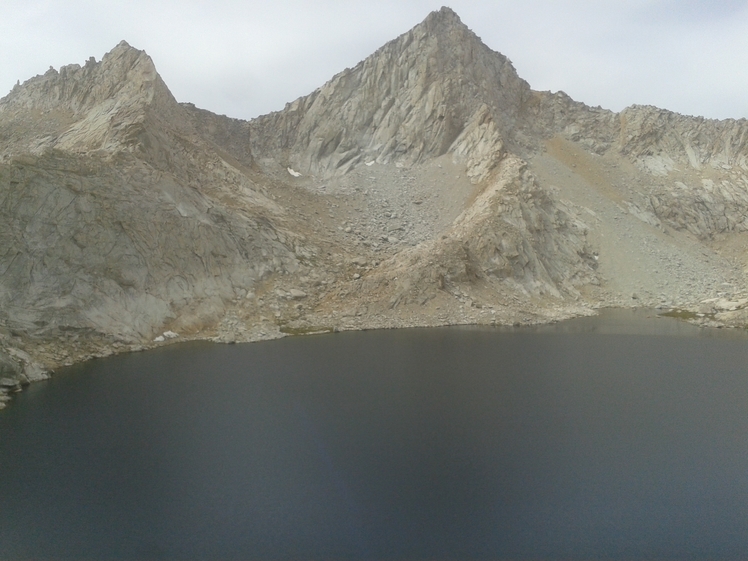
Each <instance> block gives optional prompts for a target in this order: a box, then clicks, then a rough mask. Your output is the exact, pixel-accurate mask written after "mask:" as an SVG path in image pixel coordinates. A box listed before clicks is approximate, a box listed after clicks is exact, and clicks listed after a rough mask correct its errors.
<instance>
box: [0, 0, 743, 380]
mask: <svg viewBox="0 0 748 561" xmlns="http://www.w3.org/2000/svg"><path fill="white" fill-rule="evenodd" d="M747 143H748V126H747V125H746V122H745V121H744V120H726V121H713V120H707V119H702V118H693V117H684V116H681V115H677V114H674V113H671V112H668V111H665V110H661V109H656V108H653V107H639V106H634V107H630V108H628V109H626V110H624V111H623V112H621V113H618V114H617V113H613V112H611V111H607V110H604V109H601V108H592V107H588V106H586V105H584V104H583V103H579V102H575V101H573V100H571V99H570V98H569V97H568V96H566V95H565V94H563V93H562V92H559V93H556V94H552V93H550V92H536V91H533V90H532V89H531V88H530V85H529V84H527V82H525V81H524V80H522V79H521V78H520V77H519V76H518V74H517V72H516V71H515V69H514V67H513V66H512V64H511V62H510V61H509V60H508V59H507V58H506V57H505V56H503V55H501V54H499V53H497V52H495V51H493V50H491V49H490V48H489V47H487V46H486V45H485V44H483V42H482V41H481V40H480V39H479V38H478V37H477V36H476V35H475V34H474V33H473V32H472V31H471V30H470V29H468V27H467V26H465V25H464V24H463V23H462V22H461V21H460V19H459V17H458V16H457V15H456V14H455V13H454V12H453V11H451V10H450V9H448V8H442V9H441V10H439V11H437V12H433V13H431V14H429V15H428V17H427V18H426V19H425V20H424V21H423V22H422V23H421V24H419V25H417V26H416V27H415V28H413V29H411V30H410V31H408V32H406V33H405V34H403V35H401V36H400V37H398V38H396V39H394V40H393V41H391V42H389V43H387V44H386V45H384V46H383V47H382V48H380V49H379V50H378V51H376V52H375V53H374V54H372V55H371V56H370V57H368V58H367V59H365V60H364V61H362V62H360V63H359V64H358V65H357V66H355V67H354V68H352V69H346V70H344V71H343V72H341V73H340V74H338V75H337V76H335V77H333V78H332V79H331V80H330V81H329V82H328V83H327V84H325V85H323V86H322V87H320V88H319V89H317V90H316V91H314V92H312V93H311V94H309V95H308V96H306V97H302V98H299V99H297V100H296V101H293V102H291V103H288V104H287V105H286V107H285V109H284V110H282V111H279V112H276V113H271V114H269V115H265V116H262V117H258V118H257V119H254V120H252V121H249V122H247V121H242V120H238V119H231V118H228V117H225V116H218V115H214V114H212V113H210V112H209V111H205V110H201V109H197V108H196V107H194V106H193V105H191V104H185V103H178V102H177V101H176V100H175V99H174V97H173V96H172V94H171V93H170V92H169V89H168V88H167V86H166V84H164V82H163V80H162V79H161V77H160V76H159V75H158V73H157V71H156V68H155V66H154V64H153V61H152V60H151V59H150V57H149V56H148V55H146V54H145V52H143V51H139V50H137V49H134V48H132V47H130V46H129V45H128V44H127V43H125V42H124V41H123V42H122V43H120V44H119V45H117V46H116V47H115V48H114V49H113V50H112V51H111V52H109V53H107V54H106V55H104V57H103V59H102V60H101V61H100V62H96V61H95V60H94V59H93V58H92V59H90V60H89V61H88V62H86V63H85V64H84V65H83V66H79V65H70V66H64V67H62V68H60V70H59V71H57V70H54V69H50V70H49V71H48V72H46V73H45V74H43V75H40V76H37V77H35V78H32V79H30V80H28V81H27V82H25V83H23V84H22V85H18V86H16V87H15V88H14V89H13V90H12V91H11V92H10V93H9V94H8V95H7V96H6V97H4V98H2V100H0V323H1V324H2V334H3V340H2V341H3V343H2V345H3V347H4V348H6V350H7V349H13V348H16V347H18V346H19V345H21V344H23V345H25V346H26V347H27V348H28V349H29V351H30V352H29V353H26V354H25V355H17V356H16V358H15V359H13V358H12V357H10V355H8V357H6V358H8V361H10V362H9V364H10V363H13V364H16V366H17V368H16V370H17V371H20V370H22V367H23V364H21V363H26V364H31V363H33V362H35V361H36V363H37V366H38V365H39V364H43V365H46V366H47V367H54V366H56V365H59V364H61V363H65V362H71V361H74V360H79V359H80V358H84V357H85V356H90V355H91V354H92V353H97V352H99V353H100V352H111V351H112V350H116V349H120V348H122V349H127V348H132V346H133V345H140V344H143V343H144V342H148V341H152V339H153V338H154V337H156V336H157V335H159V334H160V333H162V332H164V331H171V332H173V333H176V334H179V335H180V336H183V337H185V336H195V337H213V336H217V337H219V338H223V339H230V340H234V339H237V340H252V339H258V338H267V337H273V336H278V335H280V334H281V333H284V332H309V331H316V330H331V329H354V328H362V327H391V326H401V325H435V324H445V323H471V322H473V323H489V322H492V323H515V322H517V321H520V322H537V321H549V320H553V319H558V318H562V317H568V316H570V315H575V314H580V313H591V310H592V309H593V308H595V307H598V306H602V305H630V304H632V303H635V304H644V305H660V304H662V305H672V306H675V305H678V306H681V307H689V306H690V309H692V310H694V311H693V313H694V314H696V313H699V314H702V318H705V319H704V321H706V320H708V321H714V322H719V321H721V322H723V323H724V322H727V323H730V322H732V323H740V322H744V321H745V318H744V317H743V316H742V315H741V314H742V313H743V312H742V309H743V307H744V303H743V302H742V300H741V298H743V297H744V294H743V291H744V288H745V279H744V268H745V267H746V265H747V264H748V256H747V254H746V237H745V236H744V233H745V232H746V230H748V218H747V217H748V179H747V175H746V174H747V173H748V145H747ZM719 298H722V300H718V299H719ZM705 301H706V303H705ZM710 302H711V303H710ZM725 302H727V304H725ZM710 306H711V307H710ZM707 308H708V309H707ZM730 308H731V309H730ZM696 310H702V311H698V312H697V311H696ZM720 314H722V315H720ZM725 314H732V315H731V316H728V315H725ZM8 353H10V350H8V351H7V352H6V354H8ZM14 356H15V355H14ZM18 356H20V357H21V358H18ZM2 358H3V357H0V359H2ZM3 360H4V359H3ZM19 369H20V370H19Z"/></svg>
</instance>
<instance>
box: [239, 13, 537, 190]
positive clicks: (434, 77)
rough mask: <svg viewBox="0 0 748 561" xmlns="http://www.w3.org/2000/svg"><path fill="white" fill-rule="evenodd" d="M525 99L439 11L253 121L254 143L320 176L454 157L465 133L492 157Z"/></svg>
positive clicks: (508, 73)
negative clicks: (309, 91) (472, 134)
mask: <svg viewBox="0 0 748 561" xmlns="http://www.w3.org/2000/svg"><path fill="white" fill-rule="evenodd" d="M529 92H530V88H529V85H528V84H527V83H526V82H525V81H524V80H522V79H520V78H519V76H517V73H516V71H515V70H514V68H513V67H512V65H511V63H510V62H509V60H508V59H507V58H506V57H505V56H503V55H501V54H500V53H497V52H495V51H492V50H491V49H490V48H488V47H487V46H486V45H485V44H484V43H483V42H482V41H481V40H480V38H479V37H478V36H477V35H475V33H473V32H472V31H471V30H470V29H469V28H468V27H467V26H466V25H465V24H464V23H463V22H462V21H461V20H460V18H459V16H458V15H457V14H456V13H455V12H454V11H453V10H451V9H450V8H447V7H444V8H442V9H440V10H438V11H435V12H431V13H430V14H429V15H428V16H427V17H426V19H424V20H423V21H422V22H421V23H420V24H418V25H416V26H415V27H414V28H412V29H411V30H409V31H407V32H406V33H404V34H402V35H401V36H400V37H398V38H396V39H394V40H392V41H390V42H389V43H387V44H385V45H384V46H383V47H381V48H380V49H378V50H377V51H376V52H375V53H374V54H372V55H371V56H369V57H368V58H367V59H365V60H364V61H362V62H361V63H359V64H358V65H357V66H356V67H355V68H352V69H349V70H346V71H344V72H341V73H340V74H338V75H337V76H335V77H333V78H332V79H331V80H330V81H329V82H328V83H327V84H325V85H324V86H322V87H321V88H319V89H318V90H317V91H315V92H313V93H312V94H311V95H309V96H307V97H304V98H300V99H298V100H296V101H295V102H293V103H292V104H289V105H288V106H287V108H286V109H285V110H284V111H282V112H280V113H276V114H271V115H269V116H267V117H266V118H259V119H257V120H255V123H254V127H255V129H256V131H257V134H256V135H255V136H254V137H253V143H255V144H254V145H255V146H256V147H257V149H258V150H259V151H260V152H265V153H276V154H277V153H284V152H286V151H289V152H290V153H293V154H294V157H293V160H294V161H290V162H289V163H290V164H293V165H292V167H293V168H294V169H299V170H300V171H302V172H305V173H321V174H322V175H328V174H337V173H345V172H346V171H347V170H349V169H351V167H353V166H356V165H358V164H359V163H362V162H366V163H370V162H371V161H375V160H376V161H378V162H380V163H388V162H393V161H402V162H403V163H406V164H411V163H416V162H420V161H424V160H425V159H428V158H432V157H437V156H441V155H442V154H445V153H447V152H453V153H457V152H460V151H461V150H460V149H459V148H458V147H457V146H456V145H455V142H456V141H457V140H458V139H462V140H466V138H467V137H466V136H465V135H466V134H468V129H472V128H474V129H475V133H476V135H478V136H477V137H476V138H474V139H473V141H474V142H475V143H478V142H479V140H480V139H479V138H478V137H480V138H483V139H484V140H485V142H484V144H486V145H487V146H488V145H489V144H490V145H491V146H492V147H493V148H492V150H493V151H494V153H498V152H499V151H500V145H501V141H500V138H503V139H505V140H509V139H510V136H511V134H512V129H513V128H514V127H515V125H516V121H517V118H518V114H519V111H520V108H521V106H522V104H523V102H524V99H525V98H526V96H527V95H529ZM489 137H490V141H489V140H488V139H489ZM473 141H471V142H473ZM480 142H483V141H480ZM479 175H483V174H482V173H481V174H479Z"/></svg>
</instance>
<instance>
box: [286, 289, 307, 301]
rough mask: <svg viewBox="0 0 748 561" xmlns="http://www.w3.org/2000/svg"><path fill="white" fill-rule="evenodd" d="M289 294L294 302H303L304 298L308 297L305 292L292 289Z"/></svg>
mask: <svg viewBox="0 0 748 561" xmlns="http://www.w3.org/2000/svg"><path fill="white" fill-rule="evenodd" d="M288 293H289V294H290V295H291V298H292V299H293V300H301V299H302V298H306V297H307V293H306V292H304V291H303V290H299V289H298V288H292V289H291V290H289V291H288Z"/></svg>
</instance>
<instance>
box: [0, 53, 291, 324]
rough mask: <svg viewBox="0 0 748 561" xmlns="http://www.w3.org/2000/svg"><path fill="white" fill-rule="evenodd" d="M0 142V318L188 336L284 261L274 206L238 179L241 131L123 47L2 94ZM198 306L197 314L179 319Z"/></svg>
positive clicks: (244, 150) (244, 139)
mask: <svg viewBox="0 0 748 561" xmlns="http://www.w3.org/2000/svg"><path fill="white" fill-rule="evenodd" d="M0 134H1V136H0V138H1V139H2V141H1V142H0V153H1V154H2V157H3V159H2V162H3V163H2V164H0V215H2V220H1V221H0V222H1V224H0V247H2V250H0V251H2V257H0V263H2V269H1V270H2V284H0V310H1V312H0V313H2V314H3V315H4V316H5V319H6V320H7V321H11V320H12V321H14V322H16V323H19V324H21V325H22V326H24V327H26V328H33V327H36V328H44V329H46V330H50V329H55V328H57V329H59V328H86V329H93V330H97V331H100V332H102V333H108V334H116V335H118V336H121V337H124V338H125V339H137V338H140V337H149V336H150V334H151V333H152V332H153V330H154V329H155V328H156V327H160V326H161V325H162V324H164V323H167V322H169V321H177V322H178V324H179V325H180V327H181V328H183V329H192V328H198V327H200V325H201V324H202V323H204V322H208V323H210V322H214V321H215V320H216V318H217V317H218V315H219V314H220V313H221V312H222V306H223V305H222V301H223V300H225V299H232V298H234V297H235V296H236V295H237V294H238V293H239V292H240V291H244V292H246V291H247V290H249V289H251V287H252V286H253V284H254V283H255V282H256V281H258V280H259V279H262V278H263V277H265V276H267V275H268V274H270V273H272V272H273V271H293V270H294V269H295V267H296V257H295V254H294V252H293V249H289V247H288V246H287V244H286V243H284V241H286V240H287V239H288V240H290V239H291V237H289V238H286V237H285V236H284V235H283V234H282V233H280V232H279V231H278V229H277V228H276V225H275V224H274V222H276V221H274V220H273V217H275V216H277V215H278V214H279V213H281V212H282V210H281V209H280V208H278V207H277V205H275V204H274V203H273V202H272V201H271V200H269V199H268V198H267V197H265V196H263V195H262V194H261V193H259V192H258V191H257V190H255V185H254V183H253V181H252V179H251V178H250V177H249V174H248V169H249V167H250V166H251V165H252V158H251V154H250V152H249V132H248V126H247V124H246V123H243V122H239V121H234V120H230V119H228V118H225V117H224V118H222V117H218V116H216V115H212V114H210V113H208V112H206V111H200V110H197V109H195V108H194V107H191V106H180V105H179V104H178V103H177V102H176V101H175V100H174V98H173V97H172V96H171V93H170V92H169V90H168V89H167V87H166V86H165V84H164V83H163V81H162V80H161V78H160V77H159V76H158V74H157V73H156V70H155V67H154V66H153V63H152V61H151V59H150V58H149V57H148V56H147V55H146V54H145V53H144V52H142V51H138V50H136V49H133V48H132V47H130V46H129V45H127V44H126V43H124V42H122V43H120V44H119V45H118V46H117V47H116V48H115V49H114V50H113V51H111V52H110V53H108V54H107V55H106V56H105V57H104V59H103V60H102V61H101V62H99V63H96V62H94V61H93V60H89V62H88V63H86V65H85V66H83V67H79V66H77V65H72V66H66V67H63V68H62V69H60V72H55V71H54V70H50V71H49V72H47V73H46V74H44V75H43V76H39V77H37V78H34V79H32V80H29V81H28V82H27V83H25V84H24V85H23V86H17V87H16V88H14V90H13V91H12V92H11V93H10V94H9V95H8V96H7V97H5V98H3V100H2V101H0ZM219 184H220V185H221V188H222V189H223V191H225V192H222V193H220V194H219V195H218V196H215V195H216V193H215V191H214V189H215V188H216V187H217V186H218V185H219ZM237 207H238V208H237ZM281 240H283V241H281ZM204 300H207V301H209V302H210V305H209V308H211V310H210V311H208V312H206V313H205V314H202V315H204V316H205V317H204V318H201V317H200V316H201V312H198V313H195V312H193V311H190V312H184V309H185V308H186V307H189V308H190V309H192V308H194V307H196V305H195V303H196V302H201V301H204ZM197 307H198V309H199V306H197ZM180 318H181V319H180Z"/></svg>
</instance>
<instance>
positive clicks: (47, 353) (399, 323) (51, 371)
mask: <svg viewBox="0 0 748 561" xmlns="http://www.w3.org/2000/svg"><path fill="white" fill-rule="evenodd" d="M605 310H609V311H614V312H615V311H623V310H629V311H632V312H634V313H636V312H644V313H647V312H649V311H651V312H653V313H655V314H656V316H657V317H658V318H670V319H674V320H676V321H679V322H685V323H688V324H689V325H693V326H694V327H697V328H700V329H748V307H746V306H745V304H743V306H741V307H739V308H737V309H733V310H726V311H723V312H717V313H709V314H705V313H701V312H695V311H692V310H690V309H685V308H673V307H656V308H655V307H651V306H620V305H612V306H599V307H596V308H593V307H589V306H579V307H573V308H566V309H563V310H554V311H553V313H545V314H542V315H541V314H537V313H536V314H533V313H531V312H527V311H524V312H522V313H519V314H517V313H516V312H517V310H514V311H513V312H514V313H513V314H512V315H513V316H515V317H512V319H513V321H500V320H497V318H495V317H485V316H484V317H480V316H478V315H470V316H463V317H462V318H461V320H458V321H454V318H452V320H451V321H450V320H447V321H440V320H438V319H436V320H435V318H429V320H426V319H427V318H417V317H411V318H410V321H408V320H407V319H404V318H396V317H371V318H366V319H365V320H364V319H362V318H361V317H353V318H350V317H341V318H340V321H339V322H338V325H324V324H323V323H318V324H317V325H313V324H312V325H308V326H306V327H293V326H289V325H288V324H281V323H270V322H260V323H256V324H253V325H251V326H250V329H244V330H239V329H231V328H227V327H228V326H222V325H219V326H218V327H217V328H214V329H211V330H206V331H202V332H198V333H195V334H191V335H177V334H176V333H173V332H169V331H167V332H165V333H164V335H167V334H170V335H167V336H166V337H164V336H163V335H161V336H158V337H156V338H154V340H152V341H144V342H140V343H129V344H128V343H124V342H121V341H118V340H116V338H113V337H107V336H93V337H89V338H84V339H83V340H82V341H81V340H80V338H79V337H75V338H74V339H73V340H74V342H75V346H74V347H73V348H71V341H69V340H67V339H66V340H59V339H57V340H38V339H33V338H28V339H27V340H23V339H22V340H20V341H17V343H20V345H19V346H21V347H23V348H17V347H15V346H4V347H0V411H1V410H2V409H4V408H5V407H6V406H7V404H8V403H9V402H11V401H12V398H13V395H14V394H16V393H19V392H21V391H23V390H24V389H25V388H27V387H28V386H29V385H30V384H32V383H35V382H40V381H44V380H48V379H50V378H51V377H52V376H54V375H56V373H57V372H58V371H59V370H60V369H64V368H68V367H71V366H74V365H76V364H81V363H84V362H87V361H89V360H95V359H100V358H108V357H111V356H115V355H119V354H125V353H134V352H143V351H148V350H153V349H158V348H161V347H165V346H168V345H173V344H176V343H187V342H198V341H205V342H212V343H221V344H234V343H258V342H262V341H271V340H275V339H282V338H285V337H297V336H305V335H318V334H326V333H339V332H344V331H371V330H379V329H413V328H435V327H458V326H465V327H469V326H486V327H501V328H518V327H529V326H536V327H542V326H544V325H552V324H556V323H560V322H565V321H569V320H573V319H579V318H584V317H591V316H597V315H600V313H601V312H603V311H605ZM543 311H544V312H549V310H543ZM725 314H727V315H725ZM491 316H493V314H491ZM516 316H524V317H523V318H522V319H520V320H517V319H516ZM719 316H721V317H719ZM502 319H506V318H502ZM229 325H230V324H229ZM71 351H72V352H71ZM9 359H10V360H9ZM61 359H62V360H61ZM14 364H15V366H16V369H15V371H13V370H12V366H13V365H14Z"/></svg>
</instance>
